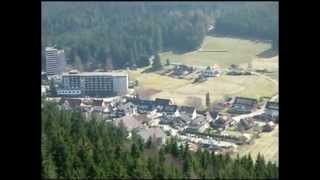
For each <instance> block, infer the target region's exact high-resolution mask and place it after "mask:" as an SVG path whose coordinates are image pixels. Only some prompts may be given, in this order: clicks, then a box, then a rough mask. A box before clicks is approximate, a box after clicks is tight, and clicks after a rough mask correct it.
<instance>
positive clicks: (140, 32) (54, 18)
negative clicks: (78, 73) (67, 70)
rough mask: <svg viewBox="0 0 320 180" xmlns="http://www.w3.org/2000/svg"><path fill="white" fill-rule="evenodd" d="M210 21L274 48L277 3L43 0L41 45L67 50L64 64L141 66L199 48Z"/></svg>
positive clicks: (88, 67) (218, 28)
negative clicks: (168, 53)
mask: <svg viewBox="0 0 320 180" xmlns="http://www.w3.org/2000/svg"><path fill="white" fill-rule="evenodd" d="M211 24H215V31H214V32H218V33H223V34H226V35H236V36H239V35H240V36H243V35H246V36H249V37H259V38H263V39H267V40H272V42H273V44H274V46H276V47H277V41H278V34H277V31H278V5H277V3H276V2H247V3H245V2H232V3H230V2H184V3H181V2H165V3H164V2H130V3H129V2H78V3H75V2H43V3H42V49H43V50H44V47H46V46H50V45H56V46H57V47H61V48H63V49H65V52H66V57H67V63H68V64H70V65H73V66H75V67H77V68H78V69H83V70H91V69H96V68H104V67H105V66H106V65H107V64H108V62H109V63H110V61H111V63H112V66H113V67H114V68H125V67H144V66H148V65H149V64H150V62H149V57H150V56H152V55H155V54H157V53H159V52H162V51H167V50H172V51H176V52H186V51H191V50H195V49H197V48H199V47H200V46H201V44H202V42H203V40H204V37H205V36H206V35H207V31H208V27H209V25H211ZM42 60H43V65H45V63H44V62H45V61H44V51H42ZM43 67H44V66H43Z"/></svg>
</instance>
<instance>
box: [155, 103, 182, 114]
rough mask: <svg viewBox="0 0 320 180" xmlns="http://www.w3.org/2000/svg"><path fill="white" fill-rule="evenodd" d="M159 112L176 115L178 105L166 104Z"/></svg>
mask: <svg viewBox="0 0 320 180" xmlns="http://www.w3.org/2000/svg"><path fill="white" fill-rule="evenodd" d="M159 112H161V113H164V114H166V115H175V116H178V106H177V105H166V106H164V108H163V109H162V110H160V111H159Z"/></svg>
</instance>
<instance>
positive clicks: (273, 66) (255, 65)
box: [240, 56, 279, 80]
mask: <svg viewBox="0 0 320 180" xmlns="http://www.w3.org/2000/svg"><path fill="white" fill-rule="evenodd" d="M251 64H252V69H253V70H256V69H260V70H261V69H266V70H268V71H269V73H264V75H266V76H269V77H271V78H273V79H274V80H278V77H279V56H274V57H270V58H258V57H257V58H254V59H253V60H252V63H251ZM240 66H241V67H242V68H247V67H248V63H243V64H241V65H240Z"/></svg>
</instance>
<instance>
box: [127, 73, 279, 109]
mask: <svg viewBox="0 0 320 180" xmlns="http://www.w3.org/2000/svg"><path fill="white" fill-rule="evenodd" d="M142 71H143V70H142V69H139V70H130V71H129V77H130V79H133V80H134V79H137V80H138V81H139V87H142V88H150V89H155V90H161V92H160V93H157V94H154V95H153V97H160V98H171V99H173V100H174V102H175V103H176V104H178V105H183V104H184V103H185V100H186V99H187V98H188V97H189V96H196V97H200V98H201V99H202V103H203V104H204V103H205V94H206V93H207V92H209V93H210V96H211V97H210V99H211V102H213V101H216V100H221V99H223V98H224V96H226V95H228V96H245V97H253V98H259V97H261V96H272V95H273V94H275V93H276V92H277V85H276V84H275V83H273V82H272V81H270V80H268V79H266V78H265V77H262V76H224V75H223V76H220V77H216V78H209V80H207V81H205V82H203V83H200V84H192V81H190V80H185V79H175V78H171V77H168V76H161V75H159V74H156V73H141V72H142Z"/></svg>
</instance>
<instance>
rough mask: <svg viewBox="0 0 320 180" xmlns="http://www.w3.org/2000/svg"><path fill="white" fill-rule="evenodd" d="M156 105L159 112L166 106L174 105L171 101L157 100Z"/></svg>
mask: <svg viewBox="0 0 320 180" xmlns="http://www.w3.org/2000/svg"><path fill="white" fill-rule="evenodd" d="M154 104H155V106H156V108H157V110H158V111H162V110H163V109H164V107H165V106H168V105H170V104H172V101H171V100H170V99H161V98H156V99H155V101H154Z"/></svg>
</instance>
